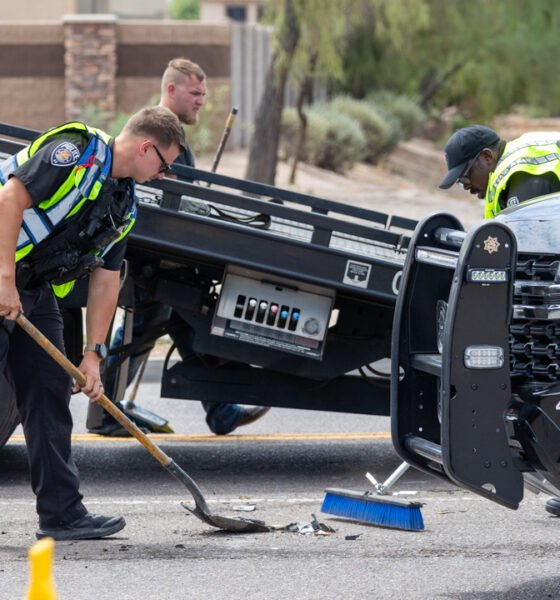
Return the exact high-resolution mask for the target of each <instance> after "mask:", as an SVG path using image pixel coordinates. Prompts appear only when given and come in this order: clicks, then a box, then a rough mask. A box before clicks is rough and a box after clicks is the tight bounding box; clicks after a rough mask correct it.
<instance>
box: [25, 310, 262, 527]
mask: <svg viewBox="0 0 560 600" xmlns="http://www.w3.org/2000/svg"><path fill="white" fill-rule="evenodd" d="M16 323H17V324H18V325H19V326H20V327H21V328H22V329H23V330H24V331H25V332H26V333H28V334H29V335H30V336H31V337H32V338H33V339H34V340H35V341H36V342H37V344H39V346H41V347H42V348H43V350H45V352H46V353H47V354H48V355H49V356H50V357H51V358H52V359H53V360H55V361H56V362H57V363H58V364H59V365H60V366H61V367H62V368H63V369H64V370H65V371H66V373H68V375H70V377H73V378H74V379H75V380H76V382H77V383H78V384H79V385H80V386H83V385H85V383H86V377H85V375H84V374H83V373H82V372H81V371H80V370H79V369H78V367H76V366H74V365H73V364H72V363H71V362H70V361H69V360H68V358H66V356H64V354H63V353H62V352H61V351H60V350H59V349H58V348H57V347H56V346H55V345H54V344H53V343H52V342H51V341H50V340H49V339H48V338H46V337H45V336H44V335H43V334H42V333H41V332H40V331H39V330H38V329H37V328H36V327H35V326H34V325H33V324H32V323H31V322H30V321H29V320H28V319H27V318H26V317H24V316H23V314H20V315H18V317H17V319H16ZM98 402H99V404H101V406H102V407H103V408H104V409H105V410H106V411H107V412H108V413H109V414H110V415H112V416H113V417H114V418H115V419H116V420H117V421H118V422H119V423H120V424H121V425H122V426H123V427H124V428H125V429H126V430H127V431H128V432H129V433H130V434H131V435H132V436H134V437H135V438H136V439H137V440H138V441H139V442H140V443H141V444H142V446H144V448H146V450H147V451H148V452H149V453H150V454H151V455H152V456H153V457H154V458H155V459H156V460H157V461H158V462H159V463H160V465H161V466H162V467H165V469H166V470H167V471H168V472H169V473H171V475H173V476H174V477H175V478H176V479H178V480H179V481H180V482H181V483H182V484H183V485H184V486H185V487H186V488H187V489H188V490H189V492H190V493H191V495H192V497H193V498H194V502H195V505H196V507H195V508H194V509H190V508H188V510H189V511H190V512H192V514H193V515H195V516H196V517H198V518H199V519H200V520H201V521H204V522H205V523H208V525H212V526H213V527H217V528H218V529H224V530H225V531H230V532H232V533H252V532H257V531H258V532H264V531H270V528H269V527H267V526H266V525H265V524H264V522H262V521H252V520H251V519H235V518H230V517H223V516H219V515H213V514H212V513H211V512H210V509H209V508H208V505H207V504H206V500H205V499H204V496H203V494H202V491H201V490H200V488H199V487H198V485H197V484H196V482H195V481H194V479H192V478H191V477H190V476H189V475H188V474H187V473H186V472H185V471H183V469H181V467H179V465H178V464H177V463H176V462H175V461H174V460H173V459H172V458H170V457H169V456H167V454H165V452H164V451H163V450H162V449H161V448H160V447H159V446H158V445H157V444H155V443H154V442H153V441H152V440H151V439H150V438H149V437H148V436H147V435H146V434H145V433H144V432H143V431H142V430H141V429H140V428H139V427H137V426H136V425H135V424H134V423H133V422H132V421H131V420H130V419H129V418H128V417H127V416H126V415H125V414H124V413H123V412H122V411H120V410H119V409H118V408H117V407H116V406H115V405H114V404H113V403H112V402H111V400H109V398H107V396H105V394H103V395H102V396H101V398H99V400H98ZM185 508H187V507H185Z"/></svg>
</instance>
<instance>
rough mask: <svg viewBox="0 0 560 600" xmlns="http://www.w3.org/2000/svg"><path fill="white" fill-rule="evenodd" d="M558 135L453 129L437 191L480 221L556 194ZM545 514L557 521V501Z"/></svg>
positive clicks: (559, 501) (476, 127)
mask: <svg viewBox="0 0 560 600" xmlns="http://www.w3.org/2000/svg"><path fill="white" fill-rule="evenodd" d="M559 140H560V133H558V132H542V133H541V132H539V133H526V134H524V135H522V136H521V137H519V138H517V139H515V140H513V141H511V142H506V141H504V140H502V139H500V137H499V135H498V134H497V133H496V132H495V131H494V130H493V129H490V128H489V127H484V126H483V125H471V126H470V127H464V128H463V129H459V130H458V131H456V132H455V133H454V134H453V135H452V136H451V137H450V138H449V140H448V142H447V144H446V145H445V159H446V161H447V169H448V172H447V175H446V176H445V177H444V178H443V180H442V182H441V183H440V186H439V187H440V188H442V189H448V188H450V187H451V186H452V185H453V184H454V183H457V184H459V185H461V186H462V187H463V189H464V190H465V191H468V192H470V193H471V194H474V195H476V196H478V198H480V199H484V200H485V208H484V218H486V219H491V218H492V217H495V216H496V215H497V214H498V213H499V212H500V211H501V210H503V209H504V208H507V207H509V206H515V205H517V204H519V203H521V202H525V201H526V200H530V199H532V198H537V197H538V196H544V195H546V194H552V193H554V192H558V191H560V157H559V146H558V142H559ZM546 510H547V511H548V512H549V513H551V514H553V515H555V516H557V517H560V498H550V499H549V500H548V501H547V503H546Z"/></svg>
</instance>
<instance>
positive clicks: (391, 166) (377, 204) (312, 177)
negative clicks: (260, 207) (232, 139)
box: [198, 139, 483, 229]
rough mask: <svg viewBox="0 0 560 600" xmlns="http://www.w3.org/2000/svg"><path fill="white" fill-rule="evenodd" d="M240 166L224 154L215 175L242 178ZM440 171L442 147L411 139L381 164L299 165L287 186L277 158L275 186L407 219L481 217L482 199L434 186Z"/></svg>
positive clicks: (235, 156)
mask: <svg viewBox="0 0 560 600" xmlns="http://www.w3.org/2000/svg"><path fill="white" fill-rule="evenodd" d="M212 158H213V157H212V156H207V157H200V158H199V160H198V165H199V166H200V167H201V168H203V169H204V168H210V165H211V162H212ZM246 165H247V154H246V152H244V151H239V152H225V153H224V154H223V156H222V159H221V161H220V165H219V167H218V173H221V174H224V175H229V176H232V177H238V178H243V177H244V175H245V169H246ZM445 172H446V169H445V161H444V159H443V153H442V151H441V150H440V149H438V148H437V147H436V146H435V145H434V144H432V143H430V142H426V141H424V140H420V139H414V140H410V141H407V142H403V143H401V144H400V145H399V147H398V148H397V150H396V151H395V152H394V153H393V154H391V156H390V157H389V158H388V159H387V160H386V161H385V162H384V163H382V164H379V165H375V166H374V165H366V164H358V165H356V166H355V167H354V168H353V169H351V170H350V171H348V172H347V173H345V174H339V173H334V172H332V171H325V170H323V169H319V168H317V167H314V166H311V165H307V164H304V163H301V164H300V165H299V167H298V172H297V176H296V183H295V184H293V185H291V184H290V183H289V182H288V181H289V173H290V165H289V164H287V163H285V162H280V163H279V164H278V167H277V176H276V185H277V186H278V187H280V188H286V189H290V190H295V191H299V192H302V193H305V194H310V195H313V196H319V197H321V198H326V199H329V200H337V201H339V202H346V203H349V204H354V205H357V206H361V207H364V208H369V209H371V210H378V211H380V212H384V213H389V214H394V215H399V216H403V217H409V218H411V219H421V218H422V217H425V216H426V215H429V214H431V213H433V212H437V211H449V212H452V213H453V214H456V215H457V216H458V217H459V218H460V219H461V221H462V222H463V223H464V225H465V228H466V229H468V228H469V227H471V226H472V225H473V224H474V223H476V222H477V221H479V220H480V219H481V218H482V213H483V202H482V201H481V200H478V198H474V197H471V196H469V195H468V194H466V193H465V192H463V191H462V190H460V189H459V188H456V189H452V190H448V191H446V192H444V191H442V190H439V189H438V187H437V185H438V183H439V181H440V179H441V177H443V175H444V174H445Z"/></svg>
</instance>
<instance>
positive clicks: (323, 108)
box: [310, 105, 366, 172]
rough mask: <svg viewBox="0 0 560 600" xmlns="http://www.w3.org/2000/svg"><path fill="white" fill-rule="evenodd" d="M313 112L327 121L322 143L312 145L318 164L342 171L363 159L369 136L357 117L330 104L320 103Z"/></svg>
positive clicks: (316, 116) (312, 158) (314, 160)
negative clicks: (337, 110)
mask: <svg viewBox="0 0 560 600" xmlns="http://www.w3.org/2000/svg"><path fill="white" fill-rule="evenodd" d="M310 113H312V114H313V115H314V116H315V118H319V119H320V120H322V122H323V123H324V125H323V127H324V135H323V136H321V138H322V139H321V140H320V144H318V145H317V146H316V147H312V148H311V151H312V156H311V160H312V162H313V164H314V165H317V166H318V167H321V168H323V169H331V170H332V171H338V172H342V171H344V169H346V168H349V167H352V166H353V165H354V164H355V163H356V162H359V161H361V160H363V158H364V155H365V147H366V137H365V135H364V132H363V131H362V128H361V127H360V124H359V122H358V121H356V119H353V118H352V117H350V116H349V115H345V114H343V113H338V112H336V111H335V110H333V109H331V108H329V106H328V105H318V106H316V107H314V108H313V110H312V111H310Z"/></svg>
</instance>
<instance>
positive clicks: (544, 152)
mask: <svg viewBox="0 0 560 600" xmlns="http://www.w3.org/2000/svg"><path fill="white" fill-rule="evenodd" d="M559 139H560V133H558V132H542V133H526V134H524V135H522V136H521V137H519V138H517V139H515V140H513V141H511V142H506V141H505V140H502V139H501V138H500V136H499V135H498V134H497V133H496V132H495V131H494V130H493V129H490V128H489V127H485V126H484V125H471V126H469V127H463V128H462V129H459V130H457V131H456V132H455V133H454V134H453V135H452V136H451V137H450V138H449V140H448V141H447V144H446V145H445V160H446V161H447V169H448V172H447V175H446V176H445V177H444V178H443V180H442V181H441V183H440V185H439V187H440V188H442V189H448V188H450V187H451V186H452V185H453V184H454V183H458V184H459V185H461V186H462V187H463V189H464V190H465V191H468V192H470V193H471V194H473V195H475V196H478V198H480V199H485V200H486V205H485V210H484V217H485V218H486V219H489V218H492V217H495V216H496V215H497V214H498V213H499V212H500V211H501V210H503V209H504V208H507V207H509V206H515V205H517V204H520V203H521V202H525V201H526V200H530V199H532V198H536V197H538V196H544V195H545V194H551V193H553V192H557V191H560V160H559V158H558V146H557V141H558V140H559Z"/></svg>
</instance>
